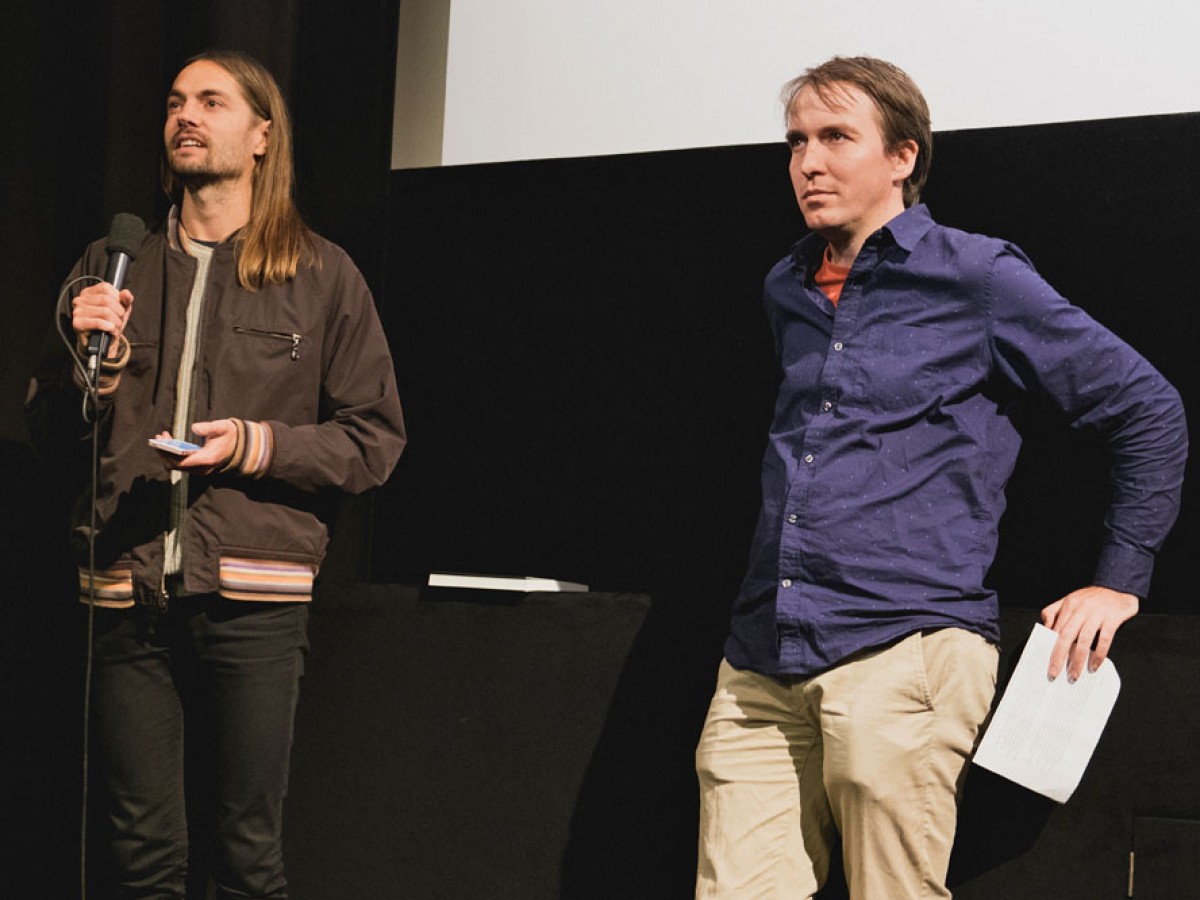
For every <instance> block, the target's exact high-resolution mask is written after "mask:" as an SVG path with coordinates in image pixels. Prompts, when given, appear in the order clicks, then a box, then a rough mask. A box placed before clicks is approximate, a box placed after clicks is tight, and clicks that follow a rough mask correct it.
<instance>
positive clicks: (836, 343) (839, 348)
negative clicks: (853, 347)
mask: <svg viewBox="0 0 1200 900" xmlns="http://www.w3.org/2000/svg"><path fill="white" fill-rule="evenodd" d="M833 349H834V350H836V351H837V352H838V353H841V352H842V342H841V341H834V342H833Z"/></svg>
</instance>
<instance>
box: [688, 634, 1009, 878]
mask: <svg viewBox="0 0 1200 900" xmlns="http://www.w3.org/2000/svg"><path fill="white" fill-rule="evenodd" d="M997 660H998V652H997V649H996V647H995V645H993V644H991V643H989V642H988V641H986V640H985V639H984V638H982V637H980V636H978V635H976V634H973V633H971V632H968V631H964V630H961V629H956V628H946V629H941V630H937V631H928V632H919V633H916V634H912V635H909V636H908V637H907V638H904V639H902V640H900V641H899V642H897V643H895V644H891V645H888V646H887V647H884V648H880V649H875V650H869V651H864V652H862V653H859V654H856V655H855V656H852V657H850V658H849V659H848V660H846V661H844V662H842V663H840V664H839V665H837V666H835V667H834V668H833V669H830V670H828V671H826V672H823V673H821V674H819V675H816V676H813V677H809V678H800V677H793V676H782V677H771V676H765V675H760V674H757V673H754V672H748V671H739V670H737V669H734V668H733V667H732V666H730V665H729V663H728V662H722V663H721V668H720V672H719V674H718V680H717V688H716V692H715V693H714V696H713V700H712V704H711V706H710V708H709V712H708V718H707V720H706V721H705V725H704V731H703V733H702V735H701V738H700V743H699V746H698V748H697V751H696V771H697V774H698V776H699V780H700V855H699V867H698V872H697V880H696V897H697V900H776V898H778V900H783V898H788V900H798V898H809V897H812V896H813V895H814V894H815V893H816V892H817V891H818V890H819V889H820V888H821V886H822V885H823V884H824V883H825V880H826V878H827V876H828V874H829V865H830V857H831V855H832V852H833V850H834V849H835V843H836V841H838V840H839V836H840V840H841V842H842V855H843V859H844V864H845V871H846V881H847V884H848V886H849V888H850V896H851V898H852V900H905V898H926V897H930V898H936V897H949V896H950V893H949V891H948V890H947V889H946V886H945V881H946V871H947V868H948V866H949V861H950V849H951V846H952V844H953V841H954V829H955V822H956V817H957V807H958V795H959V792H960V790H961V786H962V780H963V777H964V775H965V772H966V767H967V763H968V761H969V759H970V756H971V753H972V750H973V748H974V746H975V742H976V739H977V737H978V735H979V731H980V727H981V725H982V724H983V722H984V720H985V719H986V717H987V715H988V711H989V709H990V707H991V701H992V696H993V694H994V692H995V686H996V666H997Z"/></svg>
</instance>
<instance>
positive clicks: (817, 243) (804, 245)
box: [792, 203, 933, 272]
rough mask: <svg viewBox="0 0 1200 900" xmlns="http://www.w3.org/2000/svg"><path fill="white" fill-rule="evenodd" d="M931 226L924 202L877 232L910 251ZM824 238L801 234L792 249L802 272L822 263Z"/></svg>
mask: <svg viewBox="0 0 1200 900" xmlns="http://www.w3.org/2000/svg"><path fill="white" fill-rule="evenodd" d="M932 227H933V217H932V216H930V215H929V209H928V207H926V206H925V204H924V203H918V204H916V205H915V206H910V207H908V209H906V210H904V212H902V213H900V214H899V215H898V216H896V217H895V218H893V219H892V220H891V221H890V222H888V223H887V224H886V225H884V226H883V227H882V228H881V229H879V231H878V232H876V234H880V235H882V236H884V237H889V236H890V238H891V240H892V242H893V243H895V244H896V246H898V247H899V248H900V249H902V250H903V251H904V252H905V253H911V252H912V251H913V248H915V247H916V246H917V244H918V243H920V241H921V238H923V237H924V236H925V234H926V232H928V231H929V229H930V228H932ZM868 240H870V238H868ZM825 246H826V242H825V240H824V239H823V238H822V237H820V236H819V235H816V234H809V235H806V236H805V237H803V238H801V240H800V241H799V243H797V244H796V246H795V247H794V248H793V249H792V259H793V260H794V262H795V264H796V266H797V267H798V268H799V269H801V270H803V271H805V272H815V271H816V270H817V268H819V267H820V265H821V254H822V253H824V252H825Z"/></svg>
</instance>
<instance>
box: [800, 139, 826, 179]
mask: <svg viewBox="0 0 1200 900" xmlns="http://www.w3.org/2000/svg"><path fill="white" fill-rule="evenodd" d="M795 154H796V155H795V158H794V159H793V163H794V164H795V166H796V171H798V172H799V173H800V174H801V175H803V176H804V177H805V178H807V179H809V180H812V178H813V177H814V176H816V175H818V174H820V173H821V172H822V171H823V170H824V167H825V160H824V156H823V154H822V153H821V150H820V146H819V145H817V146H814V145H813V144H807V145H805V146H804V147H803V148H802V149H798V150H796V151H795Z"/></svg>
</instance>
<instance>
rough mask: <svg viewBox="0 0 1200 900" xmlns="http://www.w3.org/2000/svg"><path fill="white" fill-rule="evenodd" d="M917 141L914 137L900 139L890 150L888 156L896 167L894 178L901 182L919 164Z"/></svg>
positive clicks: (893, 173)
mask: <svg viewBox="0 0 1200 900" xmlns="http://www.w3.org/2000/svg"><path fill="white" fill-rule="evenodd" d="M918 152H919V150H918V148H917V142H916V141H914V140H913V139H912V138H909V139H908V140H906V141H900V143H898V144H896V146H895V147H893V148H892V149H891V150H889V151H888V156H890V157H891V158H892V162H893V164H894V168H893V170H892V179H893V180H895V181H897V182H900V181H904V180H905V179H906V178H908V176H910V175H912V173H913V169H914V168H916V165H917V153H918Z"/></svg>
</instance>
